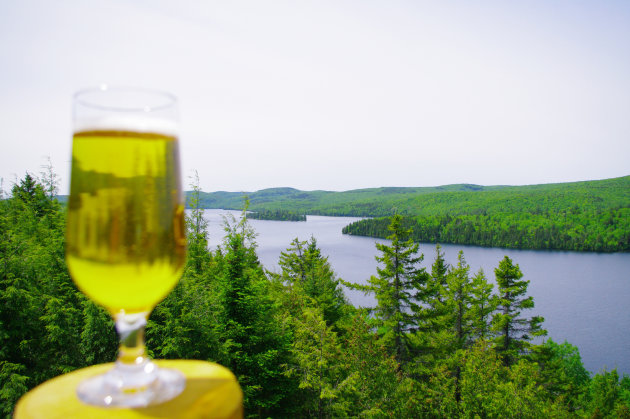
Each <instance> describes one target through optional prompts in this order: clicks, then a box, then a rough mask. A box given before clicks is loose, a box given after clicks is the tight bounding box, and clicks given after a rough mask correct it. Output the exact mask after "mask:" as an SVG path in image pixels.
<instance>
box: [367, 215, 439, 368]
mask: <svg viewBox="0 0 630 419" xmlns="http://www.w3.org/2000/svg"><path fill="white" fill-rule="evenodd" d="M389 231H390V232H391V234H390V235H389V236H388V239H389V240H390V244H389V245H387V244H381V243H377V244H376V248H377V249H378V250H379V251H380V252H381V255H380V256H376V260H377V261H378V262H379V263H380V264H381V265H382V266H379V267H377V272H378V276H372V277H371V278H370V279H369V280H368V284H369V285H368V286H366V287H363V290H364V291H367V292H372V293H374V295H375V297H376V301H377V306H376V308H375V309H374V314H375V316H376V319H377V321H378V325H379V334H380V336H381V339H382V341H383V343H384V345H385V347H386V348H388V350H389V351H390V353H391V354H392V355H393V356H394V358H395V359H396V361H397V362H398V363H399V364H400V365H404V364H406V363H407V362H408V361H409V360H410V359H411V356H412V348H411V341H410V339H409V336H408V335H409V332H410V331H411V330H412V329H413V328H414V327H415V326H416V325H417V324H418V319H417V313H419V312H420V311H421V307H420V306H419V304H418V301H421V300H422V299H423V295H422V294H423V293H425V292H426V282H427V279H428V275H427V273H426V271H425V269H424V268H422V267H420V263H421V262H422V260H423V256H422V255H421V254H420V255H418V244H417V243H414V242H413V240H412V239H411V238H410V235H411V229H404V228H403V226H402V217H401V216H400V215H398V214H396V215H394V216H393V217H392V219H391V223H390V225H389Z"/></svg>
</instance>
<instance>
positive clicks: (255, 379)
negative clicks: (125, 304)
mask: <svg viewBox="0 0 630 419" xmlns="http://www.w3.org/2000/svg"><path fill="white" fill-rule="evenodd" d="M192 187H193V188H192V189H193V190H192V191H191V193H189V194H188V197H189V207H190V208H191V210H190V211H189V213H188V215H187V220H186V225H187V242H188V259H187V263H186V267H185V271H184V274H183V276H182V278H181V281H180V282H179V284H178V285H177V286H176V287H175V289H174V290H173V291H172V292H171V293H170V294H169V295H168V297H166V298H165V299H164V300H163V301H162V302H161V303H160V304H159V305H158V306H157V307H156V308H155V309H154V311H153V312H152V314H151V317H150V319H149V322H148V325H147V330H146V336H147V347H148V349H149V351H150V354H151V355H152V356H153V357H154V358H163V359H164V358H166V359H199V360H207V361H212V362H217V363H220V364H222V365H224V366H226V367H228V368H230V369H231V370H232V371H233V372H234V374H235V375H236V377H237V378H238V380H239V383H240V385H241V387H242V389H243V392H244V403H245V413H246V416H247V417H252V418H263V417H264V418H266V417H272V418H296V417H305V418H306V417H309V418H310V417H315V418H343V417H357V418H387V417H395V418H424V417H427V418H435V417H444V418H452V417H462V418H475V417H479V418H517V417H518V418H539V417H553V418H564V417H566V418H613V417H615V418H617V417H621V418H624V417H625V418H628V417H630V377H628V376H625V375H624V376H619V374H618V373H617V371H616V370H610V371H608V370H602V371H596V372H595V374H593V373H592V372H589V371H587V370H586V369H585V368H584V366H583V364H582V361H581V358H580V354H579V350H578V348H576V347H575V346H573V345H572V344H570V343H569V342H562V343H559V342H555V341H553V340H552V339H551V338H549V337H545V335H546V332H545V329H544V319H543V318H541V317H540V316H536V314H535V302H534V301H533V298H532V297H531V296H529V295H528V293H527V288H528V284H529V280H527V279H525V278H527V272H522V271H521V269H520V267H519V265H518V261H516V260H511V259H510V258H508V257H505V258H503V259H501V260H498V261H497V264H496V269H494V272H491V273H486V272H483V271H478V272H471V271H470V267H469V266H468V264H467V263H466V258H465V255H464V254H463V252H460V253H459V256H458V257H457V260H452V261H447V260H445V258H444V254H443V252H442V250H441V248H440V246H439V245H438V246H436V249H435V254H434V255H431V257H432V260H430V261H429V260H427V261H426V262H425V259H424V255H422V254H420V253H419V251H418V244H417V243H415V242H414V240H413V237H412V232H411V229H410V228H409V225H408V224H409V220H408V218H406V217H404V216H403V215H401V214H395V215H393V216H391V217H390V218H389V219H388V221H387V226H386V229H387V237H388V241H387V242H386V243H385V244H378V245H377V248H378V254H379V255H378V256H377V260H378V262H379V267H378V269H377V270H376V271H375V272H374V274H373V275H372V276H371V277H370V278H366V279H367V281H366V284H365V285H358V284H352V283H347V282H345V281H343V279H342V278H339V277H338V276H337V275H336V273H335V271H334V268H333V267H332V266H331V265H330V263H329V261H328V258H327V257H326V256H325V255H323V254H322V252H321V250H320V249H319V247H318V244H317V239H316V238H315V237H313V238H311V239H310V240H308V241H299V240H298V239H295V240H294V241H293V242H291V243H287V248H286V250H285V251H283V252H282V253H281V256H280V259H279V266H280V269H279V270H278V271H277V272H269V271H267V270H265V268H264V267H263V266H262V265H261V264H260V262H259V259H258V256H257V254H256V233H255V231H254V230H253V229H252V227H251V226H250V224H249V223H248V221H247V218H246V217H245V216H244V215H242V216H241V217H228V218H226V220H225V224H224V227H225V236H224V238H223V242H222V244H221V245H220V246H219V247H218V248H217V249H212V250H210V249H208V232H207V231H208V230H207V224H206V221H205V219H204V217H203V208H202V205H201V198H202V196H203V195H202V194H201V191H200V190H199V186H198V184H197V185H192ZM55 189H56V188H55V181H54V177H52V176H51V177H46V176H42V177H41V178H39V179H38V178H36V177H34V176H31V175H29V174H27V175H26V176H25V177H24V178H23V179H22V180H21V181H19V182H17V183H16V184H15V185H13V187H12V189H11V191H10V192H9V193H7V194H6V196H0V235H1V237H0V282H1V285H0V337H1V339H2V345H1V346H0V410H1V412H2V414H3V415H5V416H7V417H9V416H10V415H11V412H12V411H13V408H14V405H15V403H16V402H17V400H18V399H19V397H20V396H21V395H23V394H24V393H25V392H27V391H28V390H29V389H31V388H33V387H35V386H36V385H38V384H39V383H41V382H43V381H45V380H48V379H50V378H52V377H54V376H56V375H59V374H63V373H67V372H69V371H72V370H75V369H78V368H82V367H85V366H88V365H92V364H95V363H104V362H111V361H113V360H114V359H115V353H116V349H117V345H118V342H117V338H116V334H115V331H114V325H113V322H112V320H111V319H110V317H109V315H108V314H107V313H106V312H105V311H104V310H102V309H101V308H100V307H98V306H96V305H95V304H93V303H92V302H91V301H89V300H88V299H87V298H86V297H84V296H83V294H82V293H80V292H79V291H78V290H77V288H76V287H75V285H74V284H73V282H72V280H71V278H70V276H69V274H68V271H67V268H66V265H65V262H64V226H65V209H64V206H63V205H61V204H60V203H59V201H58V200H57V199H56V197H55ZM243 206H244V208H242V209H243V214H245V213H246V211H247V210H248V208H247V205H246V204H245V205H243ZM488 275H493V278H495V279H496V281H495V282H496V286H495V285H494V284H493V283H492V282H491V281H489V279H488V278H489V277H488ZM345 287H349V288H354V289H359V290H362V291H363V292H365V293H368V294H371V295H373V296H374V297H375V300H376V302H377V304H376V307H374V308H372V309H359V308H355V307H353V306H352V305H350V304H349V303H348V302H347V300H346V298H345V296H344V292H343V290H344V288H345Z"/></svg>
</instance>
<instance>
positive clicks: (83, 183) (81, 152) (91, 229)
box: [66, 130, 186, 314]
mask: <svg viewBox="0 0 630 419" xmlns="http://www.w3.org/2000/svg"><path fill="white" fill-rule="evenodd" d="M178 154H179V150H178V141H177V138H176V137H175V136H171V135H167V134H159V133H151V132H149V133H146V132H134V131H126V130H120V131H117V130H84V131H80V132H77V133H75V134H74V138H73V146H72V180H71V185H70V188H71V194H70V198H69V201H68V224H67V226H66V261H67V264H68V268H69V270H70V273H71V275H72V278H73V279H74V281H75V283H76V284H77V286H78V287H79V288H80V289H81V291H82V292H83V293H85V294H86V295H87V296H88V297H89V298H90V299H92V300H93V301H95V302H97V303H99V304H101V305H103V306H104V307H106V308H107V309H108V310H109V311H110V312H111V313H112V314H116V313H119V312H121V311H123V312H124V313H139V312H147V313H148V312H150V311H151V310H152V309H153V307H154V306H155V305H156V304H157V303H158V302H160V301H161V300H162V299H163V298H164V297H165V296H166V295H167V294H168V293H169V292H170V290H171V289H172V288H173V287H174V286H175V284H176V283H177V281H178V280H179V277H180V276H181V273H182V270H183V266H184V263H185V253H186V249H185V246H186V239H185V230H184V206H183V198H182V191H181V180H180V175H179V173H180V169H179V155H178Z"/></svg>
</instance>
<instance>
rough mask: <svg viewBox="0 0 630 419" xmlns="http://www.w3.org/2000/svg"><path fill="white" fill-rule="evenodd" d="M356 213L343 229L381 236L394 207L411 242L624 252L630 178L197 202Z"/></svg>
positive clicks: (265, 194) (276, 191)
mask: <svg viewBox="0 0 630 419" xmlns="http://www.w3.org/2000/svg"><path fill="white" fill-rule="evenodd" d="M244 195H247V197H248V199H249V202H250V209H251V210H252V211H261V210H265V211H272V210H273V211H276V210H282V211H286V212H290V213H295V214H313V215H315V214H317V215H333V216H360V217H370V218H375V219H373V220H372V219H370V220H364V221H361V222H359V223H357V224H356V225H354V226H350V227H348V228H347V229H346V230H345V232H346V233H348V234H357V235H366V236H373V237H381V238H384V237H386V236H387V229H386V227H387V225H388V224H389V218H387V219H380V220H379V219H378V218H380V217H390V216H391V215H393V214H394V213H397V214H401V215H403V216H404V217H405V223H406V225H407V226H409V227H411V228H412V230H413V237H414V239H415V240H416V241H422V242H433V243H437V242H441V243H455V244H467V245H480V246H492V247H506V248H521V249H561V250H579V251H603V252H616V251H630V176H625V177H620V178H613V179H605V180H594V181H585V182H570V183H556V184H543V185H529V186H479V185H469V184H458V185H447V186H438V187H429V188H372V189H358V190H352V191H346V192H331V191H310V192H305V191H299V190H297V189H292V188H273V189H264V190H260V191H257V192H247V193H243V192H212V193H205V192H200V194H199V202H200V206H201V207H202V208H223V209H239V208H241V206H242V202H243V196H244Z"/></svg>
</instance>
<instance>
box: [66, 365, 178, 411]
mask: <svg viewBox="0 0 630 419" xmlns="http://www.w3.org/2000/svg"><path fill="white" fill-rule="evenodd" d="M185 386H186V377H185V376H184V374H182V373H181V372H179V371H177V370H172V369H166V368H158V367H157V366H156V365H155V364H154V363H153V362H151V361H149V360H146V361H145V362H143V363H142V365H125V364H122V363H119V362H117V363H116V366H115V367H114V368H113V369H111V370H110V371H108V372H106V373H105V374H102V375H97V376H95V377H91V378H88V379H86V380H84V381H82V382H81V383H80V384H79V386H78V387H77V396H78V397H79V399H80V400H81V401H82V402H84V403H87V404H90V405H94V406H102V407H146V406H152V405H156V404H160V403H164V402H166V401H168V400H171V399H173V398H175V397H177V396H178V395H179V394H180V393H181V392H182V391H183V390H184V387H185Z"/></svg>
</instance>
